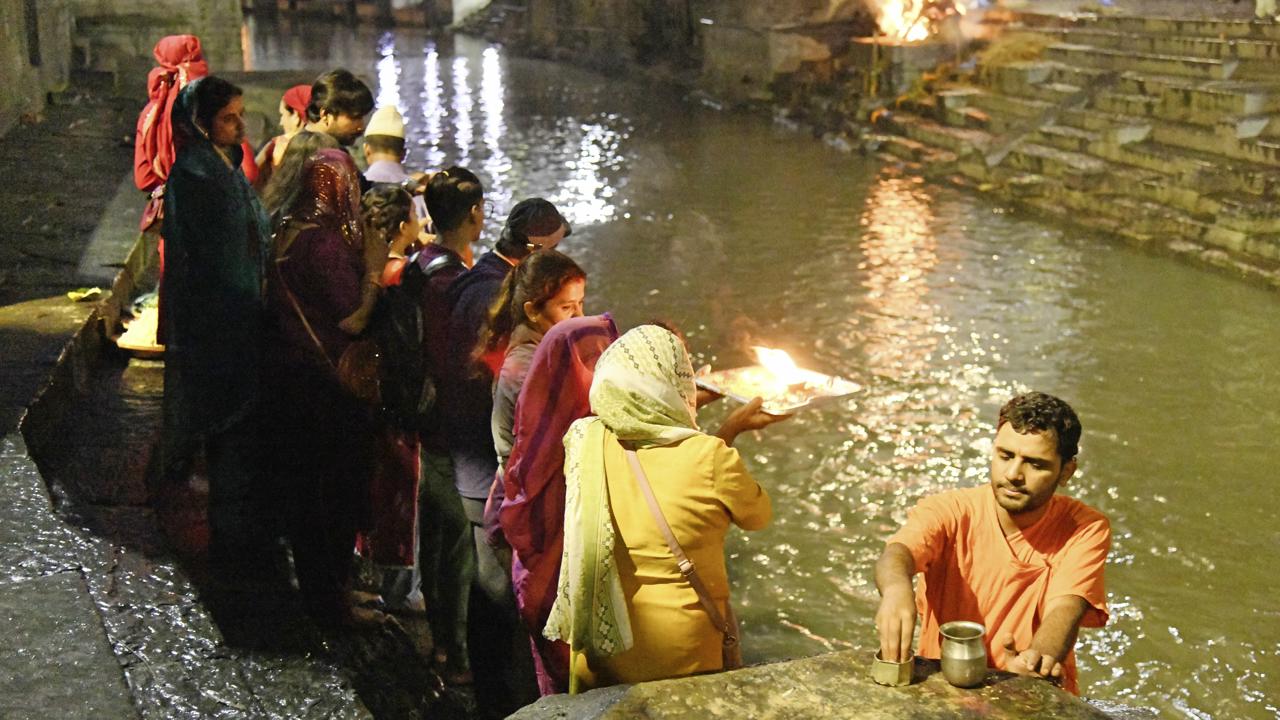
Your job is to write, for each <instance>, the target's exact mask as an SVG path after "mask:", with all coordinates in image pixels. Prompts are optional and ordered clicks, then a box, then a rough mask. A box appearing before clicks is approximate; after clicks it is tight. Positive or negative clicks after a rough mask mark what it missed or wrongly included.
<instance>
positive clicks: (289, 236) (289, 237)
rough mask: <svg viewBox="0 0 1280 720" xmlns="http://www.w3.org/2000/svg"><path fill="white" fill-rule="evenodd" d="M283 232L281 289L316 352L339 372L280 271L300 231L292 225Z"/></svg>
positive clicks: (280, 262)
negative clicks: (314, 346)
mask: <svg viewBox="0 0 1280 720" xmlns="http://www.w3.org/2000/svg"><path fill="white" fill-rule="evenodd" d="M282 230H283V232H285V233H286V234H285V236H284V238H282V239H283V241H284V242H282V243H281V245H280V248H279V251H280V253H281V254H280V257H277V258H276V262H275V267H276V279H277V280H279V281H280V289H281V290H284V294H285V295H286V296H288V298H289V304H291V305H293V311H294V312H295V313H297V314H298V319H299V320H301V321H302V327H303V328H305V329H306V331H307V335H310V336H311V341H312V342H314V343H315V344H316V350H319V351H320V357H323V358H324V360H325V362H326V363H328V364H329V367H331V368H333V369H334V370H337V369H338V366H337V365H335V364H334V363H333V359H332V358H330V357H329V353H328V352H325V349H324V343H322V342H320V337H319V336H318V335H316V331H315V330H313V329H311V323H310V322H309V321H308V320H307V314H306V313H304V312H302V305H300V304H298V298H296V297H294V294H293V291H292V290H290V289H289V283H287V282H285V279H284V273H283V272H281V270H280V265H281V264H283V263H284V262H285V261H286V260H288V259H289V255H288V250H289V247H290V246H291V245H293V240H294V238H296V237H297V235H298V232H299V230H297V229H294V228H293V227H292V223H288V224H286V225H285V227H284V228H282Z"/></svg>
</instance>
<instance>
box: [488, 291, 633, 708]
mask: <svg viewBox="0 0 1280 720" xmlns="http://www.w3.org/2000/svg"><path fill="white" fill-rule="evenodd" d="M617 338H618V328H617V326H616V325H614V322H613V318H612V317H611V316H610V315H609V314H608V313H605V314H604V315H598V316H591V317H582V318H573V319H571V320H565V321H564V322H561V323H558V324H557V325H556V326H555V327H553V328H551V330H550V331H548V332H547V334H546V336H545V337H544V338H543V339H542V342H541V343H539V345H538V349H537V351H536V352H535V353H534V355H533V360H532V362H531V364H530V367H529V374H528V376H526V378H525V381H524V386H523V387H522V388H521V390H520V397H519V399H518V400H517V401H516V411H515V423H514V426H513V428H512V430H513V436H514V438H515V444H514V446H513V447H512V450H511V456H510V457H509V458H508V459H507V466H506V474H505V475H504V476H503V500H502V507H501V509H500V510H499V521H500V523H501V525H502V530H503V533H504V534H505V536H506V539H507V542H508V543H510V545H511V548H512V550H513V551H514V558H513V562H512V568H511V581H512V587H513V588H514V589H515V595H516V605H517V607H518V609H519V611H520V617H521V619H522V620H523V621H524V623H525V626H526V627H527V628H528V630H529V633H530V635H531V637H532V640H533V645H534V648H535V651H536V652H535V653H534V660H535V661H536V665H537V669H538V675H539V677H538V687H539V690H540V691H542V693H543V694H544V695H547V694H551V693H554V692H565V691H567V689H568V682H569V664H568V658H569V648H568V646H567V645H565V644H564V643H560V642H557V641H551V640H547V639H546V638H543V637H542V627H543V626H544V625H545V624H546V621H547V616H548V614H549V613H550V612H551V605H552V603H553V602H554V601H555V595H556V581H557V579H558V578H559V576H560V555H561V551H562V550H563V547H564V491H565V484H564V442H563V440H564V434H565V432H566V431H567V430H568V429H569V425H571V424H573V421H575V420H577V419H579V418H582V417H586V416H587V415H589V414H590V413H591V403H590V401H589V399H588V393H589V391H590V390H591V379H592V377H593V376H594V374H595V366H596V360H598V359H599V357H600V353H602V352H604V349H605V348H606V347H608V346H609V344H610V343H612V342H613V341H614V340H616V339H617Z"/></svg>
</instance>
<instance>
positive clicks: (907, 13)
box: [876, 0, 929, 42]
mask: <svg viewBox="0 0 1280 720" xmlns="http://www.w3.org/2000/svg"><path fill="white" fill-rule="evenodd" d="M925 1H926V0H883V2H882V3H881V4H880V8H879V12H878V13H877V16H876V23H877V24H878V25H879V26H880V32H882V33H884V34H885V35H888V36H889V37H891V38H894V39H895V40H905V41H907V42H915V41H917V40H924V39H926V38H928V37H929V24H928V22H927V21H926V18H925V16H924V6H925Z"/></svg>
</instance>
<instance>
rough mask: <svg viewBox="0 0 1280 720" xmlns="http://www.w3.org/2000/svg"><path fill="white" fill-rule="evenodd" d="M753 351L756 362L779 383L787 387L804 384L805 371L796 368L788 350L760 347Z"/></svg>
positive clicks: (754, 348) (754, 347)
mask: <svg viewBox="0 0 1280 720" xmlns="http://www.w3.org/2000/svg"><path fill="white" fill-rule="evenodd" d="M751 349H752V350H755V352H756V360H757V361H758V362H759V363H760V365H761V366H762V367H763V368H764V369H765V370H768V371H769V372H770V373H772V374H773V376H774V377H775V378H776V379H777V380H778V381H779V382H781V383H783V384H785V385H791V384H793V383H798V382H804V371H803V370H801V369H800V368H798V367H796V363H795V361H794V360H792V359H791V356H790V355H788V354H787V351H786V350H777V349H775V348H767V347H762V346H760V345H756V346H753V347H752V348H751Z"/></svg>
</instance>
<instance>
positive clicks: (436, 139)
mask: <svg viewBox="0 0 1280 720" xmlns="http://www.w3.org/2000/svg"><path fill="white" fill-rule="evenodd" d="M423 53H424V57H423V59H422V92H421V93H419V96H420V97H421V98H422V118H423V121H424V122H423V123H422V124H421V125H418V124H417V123H414V126H415V127H418V128H421V131H422V132H424V133H425V137H420V138H419V139H418V142H417V145H418V146H419V147H423V146H425V147H426V148H427V156H426V158H424V160H425V163H426V167H427V168H429V169H433V170H434V169H437V168H442V167H444V166H445V153H444V150H443V149H442V148H441V147H440V141H441V136H442V129H443V124H444V105H443V100H442V97H443V96H444V82H443V80H441V78H440V53H439V52H438V51H437V50H436V44H435V43H434V42H429V43H427V44H426V45H425V46H423Z"/></svg>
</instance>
